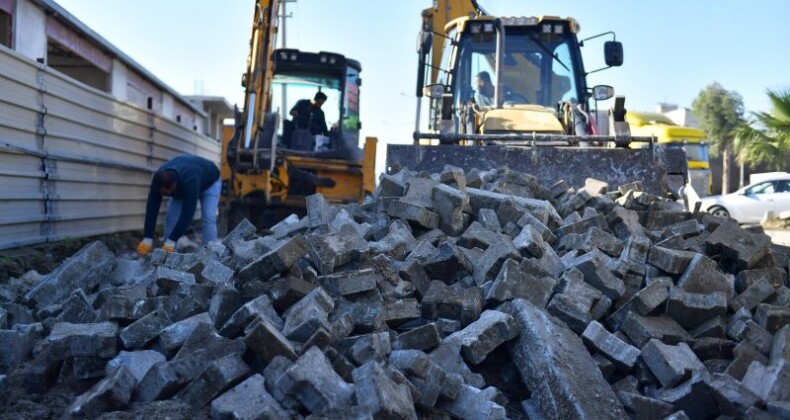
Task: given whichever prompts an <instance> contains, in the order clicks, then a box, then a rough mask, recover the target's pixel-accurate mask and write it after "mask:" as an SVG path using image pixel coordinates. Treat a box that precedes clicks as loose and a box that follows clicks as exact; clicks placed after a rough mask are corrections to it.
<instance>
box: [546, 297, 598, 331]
mask: <svg viewBox="0 0 790 420" xmlns="http://www.w3.org/2000/svg"><path fill="white" fill-rule="evenodd" d="M578 302H579V300H578V299H577V297H576V296H573V295H572V294H570V293H558V294H555V295H554V297H552V298H551V301H549V304H548V305H547V306H546V310H547V311H548V312H549V313H550V314H551V315H553V316H555V317H557V318H559V319H560V320H562V321H564V322H565V323H566V325H567V326H568V327H569V328H570V329H571V330H573V331H574V332H575V333H577V334H581V333H582V332H584V329H585V328H587V325H588V324H589V323H590V322H591V321H592V315H590V311H589V309H585V305H581V304H579V303H578Z"/></svg>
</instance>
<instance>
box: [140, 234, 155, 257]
mask: <svg viewBox="0 0 790 420" xmlns="http://www.w3.org/2000/svg"><path fill="white" fill-rule="evenodd" d="M153 247H154V240H153V239H151V238H144V239H143V240H142V241H140V243H139V244H137V253H138V254H140V256H142V257H145V256H146V255H148V254H150V253H151V249H153Z"/></svg>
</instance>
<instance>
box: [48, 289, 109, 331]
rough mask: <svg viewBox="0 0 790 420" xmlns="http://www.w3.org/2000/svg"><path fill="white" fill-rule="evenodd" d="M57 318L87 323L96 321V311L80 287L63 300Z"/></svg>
mask: <svg viewBox="0 0 790 420" xmlns="http://www.w3.org/2000/svg"><path fill="white" fill-rule="evenodd" d="M40 319H41V318H40ZM57 320H58V321H60V322H71V323H74V324H87V323H91V322H95V321H96V312H95V311H94V310H93V306H92V305H91V303H90V302H89V301H88V297H87V296H86V295H85V292H83V291H82V289H77V290H75V291H74V292H72V293H71V295H70V296H69V298H68V299H66V301H65V302H63V304H62V305H61V306H60V314H58V316H57Z"/></svg>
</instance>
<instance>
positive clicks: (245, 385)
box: [211, 374, 288, 420]
mask: <svg viewBox="0 0 790 420" xmlns="http://www.w3.org/2000/svg"><path fill="white" fill-rule="evenodd" d="M286 417H288V412H287V411H285V409H284V408H283V407H282V406H281V405H280V403H279V402H277V400H276V399H274V397H273V396H272V395H271V394H269V392H268V391H267V390H266V382H265V379H264V378H263V376H261V375H260V374H255V375H253V376H250V377H249V378H247V379H246V380H245V381H243V382H242V383H240V384H238V385H236V386H235V387H233V388H231V389H230V390H228V391H227V392H225V393H224V394H222V395H220V396H219V397H217V398H216V399H215V400H214V401H212V402H211V418H213V419H261V420H277V419H283V418H286Z"/></svg>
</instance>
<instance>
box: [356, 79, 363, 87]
mask: <svg viewBox="0 0 790 420" xmlns="http://www.w3.org/2000/svg"><path fill="white" fill-rule="evenodd" d="M357 86H362V78H361V77H358V78H357Z"/></svg>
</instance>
